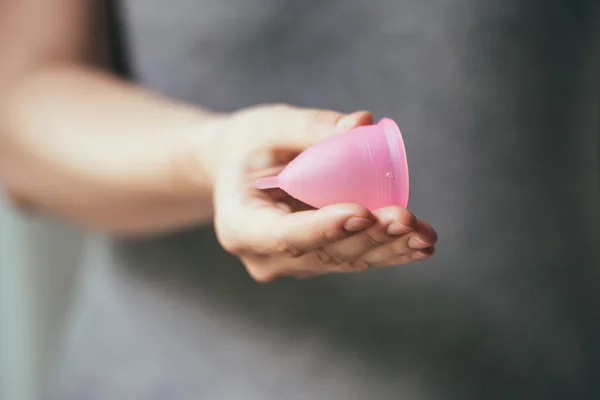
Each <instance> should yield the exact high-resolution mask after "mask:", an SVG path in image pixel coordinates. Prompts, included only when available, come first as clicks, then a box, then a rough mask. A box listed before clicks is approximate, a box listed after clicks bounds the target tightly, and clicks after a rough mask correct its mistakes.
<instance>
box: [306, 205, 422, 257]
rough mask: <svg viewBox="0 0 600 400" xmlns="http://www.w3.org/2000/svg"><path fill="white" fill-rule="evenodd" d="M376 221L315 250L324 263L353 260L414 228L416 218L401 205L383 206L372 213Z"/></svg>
mask: <svg viewBox="0 0 600 400" xmlns="http://www.w3.org/2000/svg"><path fill="white" fill-rule="evenodd" d="M373 214H374V215H375V218H376V219H377V223H376V224H374V225H373V226H372V227H370V228H368V229H366V230H365V231H363V232H361V233H359V234H356V235H353V236H351V237H349V238H346V239H342V240H339V241H337V242H334V243H331V244H328V245H325V246H323V247H322V248H320V249H317V250H316V251H317V252H318V253H319V256H320V258H321V260H322V261H323V262H324V263H326V264H342V263H344V262H347V261H353V260H355V259H357V258H358V257H360V256H361V255H363V254H364V253H366V252H368V251H371V250H373V249H374V248H376V247H378V246H382V245H384V244H386V243H389V242H391V241H393V240H394V239H395V238H397V237H398V235H400V234H404V233H407V232H410V231H412V230H414V229H415V228H416V225H417V218H416V217H415V216H414V214H413V213H411V212H410V211H408V210H407V209H405V208H402V207H397V206H393V207H385V208H382V209H379V210H376V211H375V212H374V213H373Z"/></svg>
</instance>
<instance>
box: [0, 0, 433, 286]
mask: <svg viewBox="0 0 600 400" xmlns="http://www.w3.org/2000/svg"><path fill="white" fill-rule="evenodd" d="M87 4H88V3H87V2H81V1H79V0H20V1H18V2H9V3H4V4H3V5H2V8H3V10H2V12H0V26H1V27H2V28H0V29H1V30H0V87H2V92H0V181H1V182H2V186H3V188H4V190H5V192H6V193H7V194H8V195H9V198H11V199H12V200H13V201H14V202H15V203H16V204H19V205H22V206H25V207H29V208H34V209H36V210H40V211H42V212H47V213H50V214H53V215H56V216H59V217H61V218H65V219H67V220H70V221H73V222H75V223H78V224H81V225H83V226H85V227H88V228H90V229H93V230H101V231H105V232H108V233H110V234H114V235H124V236H139V235H149V234H154V233H157V232H164V231H171V230H179V229H184V228H186V227H190V226H194V225H198V224H202V223H207V222H210V221H211V220H214V226H215V229H216V233H217V236H218V238H219V240H220V243H221V244H222V246H223V247H224V248H225V250H227V251H229V252H231V253H233V254H235V255H236V256H238V257H239V258H240V259H241V261H242V262H243V263H244V265H245V267H246V269H247V270H248V272H249V274H250V275H251V276H252V277H253V278H254V279H256V280H257V281H260V282H267V281H271V280H273V279H275V278H277V277H280V276H294V277H310V276H315V275H321V274H325V273H331V272H356V271H362V270H364V269H366V268H368V267H370V266H392V265H400V264H406V263H409V262H411V261H416V260H420V259H423V258H426V257H429V256H430V255H432V254H433V250H434V245H435V243H436V241H437V236H436V233H435V231H434V230H433V229H432V228H431V226H429V225H428V224H427V223H425V222H424V221H419V220H417V218H416V217H415V216H414V215H413V214H412V213H411V212H410V211H408V210H406V209H403V208H401V207H396V206H393V207H387V208H384V209H380V210H375V211H373V212H371V211H369V210H367V209H366V208H364V207H362V206H360V205H358V204H336V205H332V206H328V207H324V208H322V209H319V210H313V209H310V208H309V207H307V206H305V205H303V204H301V203H299V202H298V201H296V200H294V199H292V198H290V197H289V196H287V195H285V193H283V192H281V191H279V190H270V191H259V190H257V189H255V188H254V187H253V186H252V182H254V180H255V179H256V178H258V177H262V176H268V175H270V174H273V173H275V172H277V171H278V170H280V169H281V168H282V167H283V166H284V165H285V164H286V163H287V162H288V161H289V160H291V159H292V158H293V157H294V156H295V155H296V154H298V153H299V152H301V151H302V150H304V149H305V148H307V147H308V146H310V145H312V144H314V143H317V142H319V141H320V140H323V139H324V138H326V137H328V136H331V135H335V134H339V133H341V132H344V131H346V130H348V129H351V128H354V127H356V126H360V125H364V124H369V123H372V122H373V121H372V116H371V114H370V113H369V112H366V111H357V112H354V113H351V114H345V113H341V112H337V111H331V110H318V109H302V108H297V107H293V106H289V105H258V106H255V107H250V108H247V109H243V110H239V111H237V112H233V113H227V114H221V113H215V112H212V111H209V110H206V109H202V108H199V107H197V106H195V105H189V104H184V103H181V102H178V101H175V100H173V99H169V98H166V97H163V96H161V95H159V94H156V93H153V92H151V91H149V90H147V89H144V88H141V87H139V86H137V85H135V84H132V83H129V82H125V81H122V80H120V79H119V78H118V77H116V76H113V75H111V74H110V72H109V71H108V70H107V69H106V68H104V67H103V64H102V59H103V58H102V56H101V52H100V51H99V49H100V46H99V43H98V41H97V40H92V38H97V35H98V31H97V30H95V26H96V22H97V21H96V20H95V19H94V18H93V17H92V15H96V13H95V12H94V11H95V10H94V8H93V6H90V5H87Z"/></svg>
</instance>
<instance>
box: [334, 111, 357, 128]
mask: <svg viewBox="0 0 600 400" xmlns="http://www.w3.org/2000/svg"><path fill="white" fill-rule="evenodd" d="M356 118H357V114H356V113H352V114H348V115H345V116H343V117H342V118H340V119H339V120H338V122H337V125H336V126H337V127H338V128H339V129H351V128H354V125H356Z"/></svg>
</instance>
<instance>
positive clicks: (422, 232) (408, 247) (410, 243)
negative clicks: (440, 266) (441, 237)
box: [361, 221, 437, 265]
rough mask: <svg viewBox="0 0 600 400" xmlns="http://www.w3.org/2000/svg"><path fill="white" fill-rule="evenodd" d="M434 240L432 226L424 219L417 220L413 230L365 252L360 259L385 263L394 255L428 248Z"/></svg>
mask: <svg viewBox="0 0 600 400" xmlns="http://www.w3.org/2000/svg"><path fill="white" fill-rule="evenodd" d="M436 242H437V234H436V232H435V231H434V230H433V228H432V227H431V226H430V225H429V224H428V223H426V222H424V221H418V222H417V223H416V229H415V230H414V231H412V232H410V233H405V234H403V235H400V236H399V237H398V238H397V239H396V240H394V241H393V242H390V243H388V244H386V245H383V246H380V247H378V248H375V249H373V250H371V251H369V252H367V253H365V254H364V255H363V256H362V257H361V261H364V262H366V263H367V264H370V265H373V264H381V263H385V262H387V261H388V260H392V259H395V258H396V257H399V256H402V255H406V254H411V253H413V252H415V251H418V250H423V249H426V248H429V247H431V246H433V245H434V244H435V243H436Z"/></svg>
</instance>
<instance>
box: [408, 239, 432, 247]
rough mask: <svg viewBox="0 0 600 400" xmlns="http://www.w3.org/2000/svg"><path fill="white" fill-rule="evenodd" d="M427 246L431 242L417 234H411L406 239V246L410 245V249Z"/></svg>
mask: <svg viewBox="0 0 600 400" xmlns="http://www.w3.org/2000/svg"><path fill="white" fill-rule="evenodd" d="M429 246H431V243H427V242H426V241H424V240H423V239H421V238H419V237H418V236H412V237H411V238H410V239H408V247H410V248H411V249H415V250H418V249H425V248H427V247H429Z"/></svg>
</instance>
